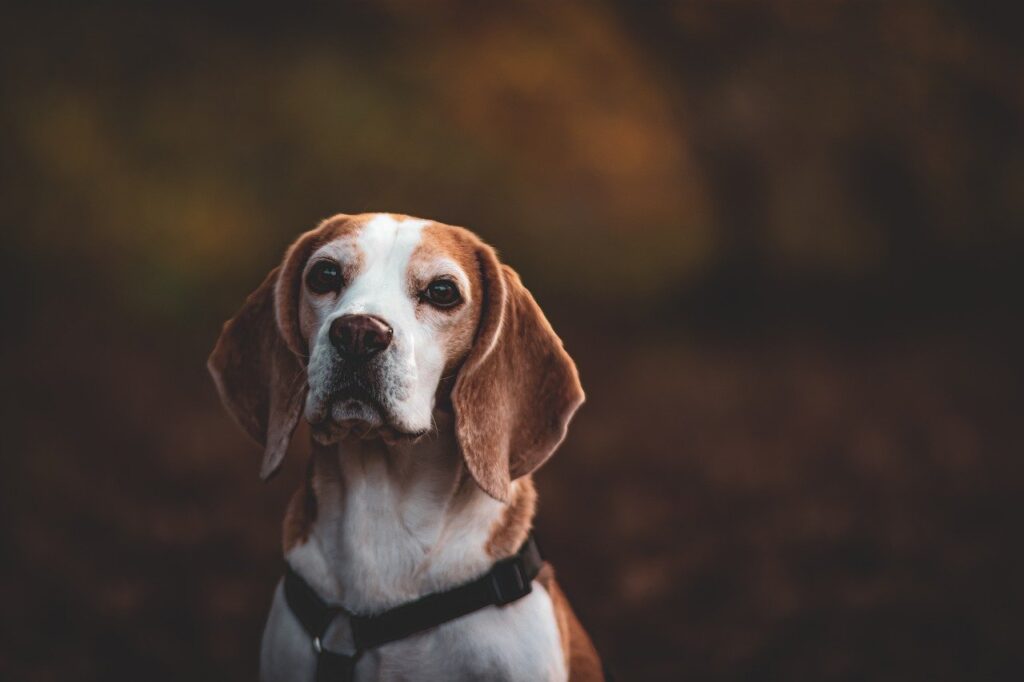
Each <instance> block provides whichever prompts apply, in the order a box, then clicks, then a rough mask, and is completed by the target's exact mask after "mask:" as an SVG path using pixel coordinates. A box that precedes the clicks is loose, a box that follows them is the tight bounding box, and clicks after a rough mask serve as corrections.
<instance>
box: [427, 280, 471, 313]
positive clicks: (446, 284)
mask: <svg viewBox="0 0 1024 682" xmlns="http://www.w3.org/2000/svg"><path fill="white" fill-rule="evenodd" d="M423 298H425V299H426V300H427V301H429V302H430V303H431V304H433V305H435V306H437V307H438V308H451V307H452V306H453V305H456V304H457V303H459V302H460V301H461V300H462V297H461V296H459V289H458V287H456V286H455V283H454V282H451V281H449V280H446V279H435V280H434V281H433V282H431V283H430V285H429V286H427V288H426V289H425V290H424V291H423Z"/></svg>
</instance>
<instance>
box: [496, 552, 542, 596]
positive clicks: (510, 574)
mask: <svg viewBox="0 0 1024 682" xmlns="http://www.w3.org/2000/svg"><path fill="white" fill-rule="evenodd" d="M532 591H533V583H532V581H530V580H527V578H526V574H525V572H524V571H523V567H522V565H521V562H520V561H519V560H518V558H516V559H513V560H511V561H508V562H507V563H506V562H501V563H498V564H496V565H495V566H494V570H493V571H491V595H492V596H493V597H494V603H495V604H497V605H498V606H504V605H505V604H510V603H511V602H514V601H515V600H517V599H519V598H521V597H525V596H526V595H528V594H530V592H532Z"/></svg>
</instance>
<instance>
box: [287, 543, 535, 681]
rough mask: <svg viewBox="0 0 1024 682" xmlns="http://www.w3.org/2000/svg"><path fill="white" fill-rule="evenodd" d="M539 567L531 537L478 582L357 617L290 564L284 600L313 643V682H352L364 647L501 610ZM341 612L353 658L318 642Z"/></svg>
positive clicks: (527, 587) (528, 587) (522, 592)
mask: <svg viewBox="0 0 1024 682" xmlns="http://www.w3.org/2000/svg"><path fill="white" fill-rule="evenodd" d="M543 566H544V560H543V559H542V558H541V556H540V550H538V549H537V543H536V541H535V540H534V539H533V535H530V536H529V537H527V539H526V542H524V543H523V546H522V547H520V548H519V551H518V552H516V553H515V554H514V555H513V556H510V557H508V558H507V559H502V560H501V561H498V562H496V563H495V564H494V566H492V567H491V570H490V571H488V572H487V573H485V574H484V575H482V576H480V577H479V578H477V579H476V580H473V581H471V582H468V583H465V584H463V585H460V586H458V587H454V588H452V589H450V590H445V591H443V592H435V593H433V594H428V595H426V596H424V597H421V598H419V599H417V600H416V601H412V602H409V603H407V604H402V605H400V606H396V607H395V608H393V609H389V610H387V611H384V612H382V613H378V614H375V615H370V616H361V615H356V614H352V613H349V612H348V611H346V610H345V609H343V608H341V607H340V606H331V605H329V604H328V603H327V602H325V601H324V600H323V599H321V598H320V595H318V594H317V593H316V591H315V590H314V589H313V588H312V587H310V586H309V584H308V583H307V582H306V581H305V580H303V579H302V577H301V576H300V575H299V574H298V573H296V572H295V571H294V570H292V568H291V566H288V567H287V568H286V570H285V575H284V596H285V600H286V601H287V602H288V606H289V607H290V608H291V610H292V613H294V614H295V617H296V618H297V619H298V620H299V622H300V623H301V624H302V627H303V628H304V629H305V630H306V632H308V633H309V636H310V637H311V638H312V640H313V650H314V651H315V652H316V654H317V677H316V679H317V682H340V681H348V680H351V679H352V677H353V674H354V671H355V665H356V662H357V661H358V660H359V657H360V656H361V655H362V654H363V652H364V651H366V650H367V649H373V648H374V647H378V646H381V645H383V644H387V643H388V642H394V641H396V640H399V639H405V638H406V637H408V636H410V635H413V634H415V633H417V632H421V631H423V630H428V629H430V628H433V627H437V626H438V625H441V624H443V623H447V622H448V621H452V620H455V619H456V618H460V617H462V616H465V615H467V614H470V613H473V612H474V611H479V610H480V609H482V608H485V607H488V606H504V605H505V604H508V603H511V602H513V601H516V600H517V599H521V598H522V597H525V596H526V595H528V594H530V592H531V591H532V590H533V580H534V578H536V577H537V574H538V573H540V569H541V568H542V567H543ZM339 614H344V615H346V616H348V618H349V622H350V623H351V627H352V640H353V642H354V644H355V653H354V654H352V655H347V654H340V653H336V652H331V651H327V650H325V649H324V648H323V646H322V643H321V639H322V638H323V636H324V634H325V633H326V632H327V628H328V627H329V626H330V625H331V623H332V622H334V619H335V618H336V617H337V616H338V615H339Z"/></svg>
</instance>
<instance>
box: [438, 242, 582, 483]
mask: <svg viewBox="0 0 1024 682" xmlns="http://www.w3.org/2000/svg"><path fill="white" fill-rule="evenodd" d="M477 260H478V262H479V265H480V274H481V281H482V289H483V291H482V296H481V301H482V309H481V312H480V323H479V326H478V329H477V334H476V339H475V341H474V343H473V347H472V348H471V349H470V351H469V355H468V356H467V357H466V360H465V362H464V363H463V365H462V368H461V369H460V371H459V374H458V377H457V378H456V380H455V386H454V388H453V389H452V406H453V408H454V411H455V433H456V436H457V438H458V441H459V446H460V447H461V449H462V454H463V457H464V458H465V460H466V466H467V467H468V469H469V472H470V474H471V475H472V476H473V478H474V479H475V480H476V482H477V484H478V485H479V486H480V488H482V489H483V490H484V492H486V493H487V494H488V495H490V496H491V497H493V498H495V499H497V500H501V501H507V500H508V497H509V486H510V484H511V482H512V481H513V480H514V479H516V478H518V477H519V476H524V475H526V474H528V473H530V472H532V471H533V470H534V469H536V468H537V467H539V466H540V465H541V464H543V463H544V461H545V460H547V458H548V457H550V456H551V454H552V453H553V452H554V451H555V448H557V447H558V445H559V444H560V443H561V442H562V439H563V438H565V432H566V429H567V428H568V426H569V420H570V419H571V418H572V416H573V414H574V413H575V412H576V409H577V408H578V407H579V406H580V405H581V404H582V403H583V398H584V396H583V388H582V387H581V386H580V380H579V375H578V374H577V372H576V365H575V364H574V363H573V361H572V358H570V357H569V354H568V353H566V352H565V349H564V348H563V347H562V341H561V340H560V339H559V338H558V336H556V335H555V332H554V330H553V329H552V328H551V325H550V324H549V323H548V321H547V319H546V318H545V317H544V314H543V313H542V312H541V310H540V307H538V305H537V302H536V301H534V300H533V297H532V296H531V295H530V292H529V291H527V290H526V288H525V287H524V286H523V284H522V282H521V281H520V280H519V275H518V274H516V272H515V271H514V270H512V268H510V267H508V266H506V265H502V264H500V263H499V262H498V258H497V256H496V255H495V253H494V250H493V249H491V248H490V247H488V246H486V245H483V244H481V245H480V246H479V247H478V250H477Z"/></svg>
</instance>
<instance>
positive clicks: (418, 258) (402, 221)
mask: <svg viewBox="0 0 1024 682" xmlns="http://www.w3.org/2000/svg"><path fill="white" fill-rule="evenodd" d="M473 241H474V240H473V239H472V237H471V236H470V234H469V233H468V232H467V231H466V230H464V229H462V228H458V227H454V226H452V225H446V224H444V223H439V222H436V221H433V220H425V219H422V218H415V217H412V216H406V215H398V214H392V213H365V214H361V215H356V216H338V217H337V218H332V219H330V220H328V221H326V222H325V224H324V226H323V235H322V237H321V244H320V246H319V248H317V249H315V251H314V254H313V258H311V260H314V259H315V257H316V256H318V255H333V256H335V257H337V258H340V259H343V260H345V261H346V262H347V263H348V264H349V265H350V266H351V267H352V269H353V270H355V271H358V272H361V273H365V272H368V271H370V270H375V271H379V270H387V271H390V272H393V273H394V274H399V273H401V272H402V271H404V270H407V269H408V268H410V267H414V268H415V267H423V268H427V267H429V266H430V265H434V264H439V263H442V264H443V263H449V264H454V265H456V266H458V267H459V268H461V269H462V270H463V271H464V273H465V274H466V275H467V276H470V278H471V279H472V277H471V272H473V271H474V270H475V268H474V267H473V263H474V262H475V257H474V255H473V253H474V249H473Z"/></svg>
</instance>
